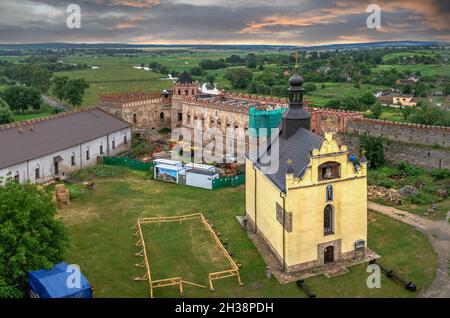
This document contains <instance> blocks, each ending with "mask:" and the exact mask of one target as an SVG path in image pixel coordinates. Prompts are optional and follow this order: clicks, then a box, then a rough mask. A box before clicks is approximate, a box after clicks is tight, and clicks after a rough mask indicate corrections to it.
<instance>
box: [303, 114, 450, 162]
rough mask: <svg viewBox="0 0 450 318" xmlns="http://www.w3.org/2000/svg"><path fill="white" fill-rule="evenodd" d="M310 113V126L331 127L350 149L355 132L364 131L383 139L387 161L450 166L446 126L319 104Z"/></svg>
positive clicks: (356, 138)
mask: <svg viewBox="0 0 450 318" xmlns="http://www.w3.org/2000/svg"><path fill="white" fill-rule="evenodd" d="M310 111H311V110H310ZM311 113H312V116H311V117H312V118H313V120H312V129H313V130H315V131H316V132H318V133H322V132H323V130H327V131H334V132H335V133H336V134H337V136H338V138H340V139H341V142H342V143H344V144H346V145H347V146H348V147H349V149H350V150H351V152H353V153H359V136H360V135H362V134H365V133H367V134H369V135H371V136H376V137H381V138H383V139H385V140H386V143H385V158H386V160H387V161H388V162H389V163H396V162H398V161H400V160H402V161H405V162H408V163H410V164H414V165H419V166H423V167H425V168H447V169H450V127H442V126H428V125H418V124H412V123H400V122H393V121H386V120H379V119H370V118H364V117H363V116H362V114H361V113H359V112H346V111H337V110H329V109H322V108H321V109H317V110H313V111H312V112H311Z"/></svg>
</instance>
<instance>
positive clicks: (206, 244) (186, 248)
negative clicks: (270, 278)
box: [141, 219, 231, 295]
mask: <svg viewBox="0 0 450 318" xmlns="http://www.w3.org/2000/svg"><path fill="white" fill-rule="evenodd" d="M141 226H142V231H143V234H144V239H145V242H146V247H147V256H148V259H149V263H150V267H151V275H152V279H153V280H158V279H166V278H173V277H182V279H183V280H186V281H189V282H193V283H197V284H200V285H203V286H206V287H208V274H209V273H211V272H219V271H224V270H228V269H231V266H230V264H229V262H228V261H227V259H226V258H225V257H224V256H223V255H222V252H221V251H220V249H219V248H218V246H217V245H216V243H215V242H214V240H213V238H212V237H211V235H210V234H209V233H208V232H207V231H206V230H205V228H204V227H203V225H202V223H201V222H200V220H199V219H193V220H188V221H183V222H182V223H181V224H180V223H179V222H170V223H162V224H161V225H158V223H152V224H142V225H141ZM174 289H175V290H174V291H177V287H174ZM161 290H162V289H156V290H155V295H158V294H159V292H160V291H161Z"/></svg>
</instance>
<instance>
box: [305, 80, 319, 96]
mask: <svg viewBox="0 0 450 318" xmlns="http://www.w3.org/2000/svg"><path fill="white" fill-rule="evenodd" d="M303 87H304V89H305V94H307V93H310V92H314V91H315V90H316V89H317V87H316V84H314V83H306V84H305V85H303Z"/></svg>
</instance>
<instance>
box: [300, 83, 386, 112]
mask: <svg viewBox="0 0 450 318" xmlns="http://www.w3.org/2000/svg"><path fill="white" fill-rule="evenodd" d="M314 84H315V85H316V87H317V89H316V90H315V91H312V92H309V93H308V94H306V99H307V100H310V101H311V102H312V103H313V106H319V107H320V106H324V105H325V104H326V103H327V102H328V101H329V100H331V99H335V98H342V97H348V96H351V97H355V98H359V97H361V96H363V95H364V94H366V93H373V92H374V91H377V90H382V89H385V88H386V87H384V86H381V85H369V84H361V85H360V88H357V87H355V84H354V83H331V82H326V83H314ZM322 84H324V85H322ZM323 86H324V87H323Z"/></svg>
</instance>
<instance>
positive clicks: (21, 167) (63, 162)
mask: <svg viewBox="0 0 450 318" xmlns="http://www.w3.org/2000/svg"><path fill="white" fill-rule="evenodd" d="M130 144H131V126H130V124H129V123H127V122H125V121H123V120H121V119H119V118H117V117H115V116H112V115H111V114H108V113H106V112H104V111H103V110H101V109H98V108H90V109H85V110H78V111H74V112H68V113H61V114H57V115H53V116H49V117H45V118H38V119H34V120H29V121H25V122H19V123H15V124H10V125H3V126H0V178H7V177H10V178H14V179H16V180H18V181H19V182H33V183H34V182H35V183H43V182H47V181H50V180H52V179H55V178H58V179H64V178H65V177H66V176H68V175H69V174H70V173H72V172H75V171H77V170H80V169H82V168H85V167H88V166H92V165H96V164H97V158H98V157H99V156H114V155H116V154H118V153H121V152H124V151H127V150H129V149H130Z"/></svg>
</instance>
